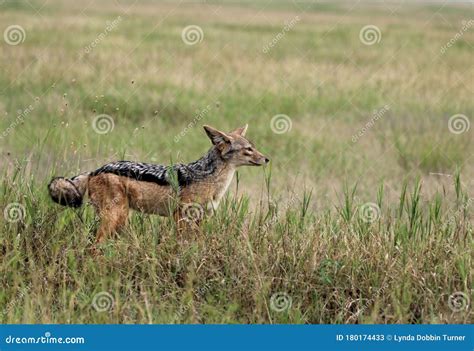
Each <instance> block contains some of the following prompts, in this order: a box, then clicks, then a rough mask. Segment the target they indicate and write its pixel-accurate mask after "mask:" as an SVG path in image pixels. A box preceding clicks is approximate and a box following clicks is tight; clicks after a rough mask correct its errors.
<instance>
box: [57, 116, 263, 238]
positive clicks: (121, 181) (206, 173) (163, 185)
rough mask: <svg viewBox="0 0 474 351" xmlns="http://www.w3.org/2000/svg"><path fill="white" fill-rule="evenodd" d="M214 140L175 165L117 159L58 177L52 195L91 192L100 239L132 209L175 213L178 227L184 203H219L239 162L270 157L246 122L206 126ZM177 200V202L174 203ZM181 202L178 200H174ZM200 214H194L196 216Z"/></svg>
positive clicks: (75, 200)
mask: <svg viewBox="0 0 474 351" xmlns="http://www.w3.org/2000/svg"><path fill="white" fill-rule="evenodd" d="M204 130H205V131H206V133H207V135H208V137H209V138H210V139H211V141H212V144H213V146H212V147H211V149H210V150H209V151H208V152H207V153H206V154H205V155H204V156H203V157H201V158H200V159H199V160H197V161H194V162H191V163H188V164H175V165H173V166H169V167H167V166H163V165H154V164H148V163H136V162H129V161H118V162H113V163H109V164H106V165H104V166H102V167H100V168H99V169H97V170H95V171H93V172H88V173H83V174H80V175H78V176H75V177H73V178H64V177H55V178H53V179H52V180H51V182H50V183H49V185H48V189H49V194H50V195H51V198H52V199H53V201H55V202H57V203H59V204H61V205H65V206H70V207H79V206H81V205H82V203H83V200H84V196H85V194H86V193H87V194H88V196H89V199H90V202H91V203H92V204H93V205H94V207H95V209H96V211H97V214H98V216H99V218H100V226H99V229H98V231H97V237H96V243H100V242H102V241H103V240H104V239H105V238H106V237H107V236H108V235H109V234H111V233H114V232H116V231H118V230H119V229H120V228H121V227H123V226H124V225H125V224H126V223H127V219H128V214H129V209H134V210H137V211H141V212H145V213H151V214H158V215H161V216H171V215H172V216H174V219H175V220H176V222H177V225H178V228H182V224H183V220H186V221H189V220H188V218H185V216H186V215H187V214H186V213H184V211H183V208H186V206H189V205H191V206H199V208H200V209H202V210H203V211H206V212H207V211H210V210H211V211H212V210H213V209H216V208H217V206H218V205H219V202H220V200H221V199H222V197H223V195H224V193H225V192H226V190H227V189H228V187H229V185H230V183H231V181H232V178H233V176H234V173H235V170H236V168H237V167H239V166H261V165H264V164H266V163H268V162H269V160H268V158H267V157H265V156H264V155H263V154H262V153H260V152H259V151H258V150H257V149H256V148H255V147H254V146H253V144H252V143H251V142H250V141H248V140H247V139H246V138H245V133H246V131H247V125H246V126H244V127H241V128H238V129H236V130H234V131H232V132H230V133H224V132H222V131H219V130H217V129H214V128H212V127H210V126H204ZM173 202H174V203H175V204H173ZM176 203H177V204H176ZM199 219H200V218H192V220H193V221H194V222H198V221H199Z"/></svg>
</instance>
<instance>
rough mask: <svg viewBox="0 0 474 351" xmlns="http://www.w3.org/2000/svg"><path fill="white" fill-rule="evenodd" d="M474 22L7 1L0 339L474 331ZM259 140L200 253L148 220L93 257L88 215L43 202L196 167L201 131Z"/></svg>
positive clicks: (404, 7)
mask: <svg viewBox="0 0 474 351" xmlns="http://www.w3.org/2000/svg"><path fill="white" fill-rule="evenodd" d="M473 17H474V11H473V7H472V5H459V4H458V5H448V4H444V3H441V2H438V3H433V4H427V5H421V4H416V3H415V4H407V3H404V4H401V3H396V2H392V3H387V4H386V3H378V4H377V3H375V4H374V3H372V4H363V3H337V4H332V3H322V4H321V3H320V4H314V3H310V2H295V3H293V2H289V1H288V2H285V1H261V2H250V1H249V2H242V3H237V2H212V1H211V2H209V1H207V2H204V3H186V2H158V1H140V2H134V1H91V2H90V1H72V0H71V1H66V0H64V1H62V0H46V1H43V0H38V1H36V0H28V1H27V0H24V1H23V0H22V1H10V0H7V1H1V2H0V28H1V31H2V32H3V33H4V37H3V38H0V39H2V40H1V42H0V65H1V70H0V91H1V95H0V113H1V115H0V131H1V132H2V134H1V135H0V136H1V143H0V147H1V149H0V152H1V156H0V164H1V170H2V182H1V185H0V208H1V210H2V212H3V216H1V221H2V222H1V224H0V225H1V232H0V258H1V260H0V272H1V274H0V281H1V286H2V288H1V290H0V322H3V323H34V322H37V323H470V322H473V320H474V318H473V317H474V313H473V311H472V307H471V306H472V305H471V303H472V299H473V276H472V274H473V273H472V265H473V257H472V252H473V226H472V220H473V206H474V203H473V201H474V200H473V196H474V194H473V185H474V172H473V171H474V166H473V164H474V162H473V161H474V158H473V130H474V128H473V127H470V123H471V122H472V118H473V115H474V113H473V112H474V99H473V98H472V97H473V90H474V89H473V88H474V87H473V84H474V79H473V77H474V75H473V73H474V66H473V54H474V51H473V48H474V28H473V27H474V23H472V22H471V21H472V20H473ZM12 25H16V26H20V27H21V28H18V27H10V29H9V30H10V31H12V30H13V29H15V30H16V33H15V32H9V34H8V35H7V32H8V31H7V29H8V28H9V26H12ZM189 25H196V26H198V27H199V28H196V27H192V28H191V29H193V30H194V31H195V32H194V33H193V32H190V33H187V32H186V31H185V28H186V27H187V26H189ZM368 25H371V26H372V27H368V28H366V29H365V30H370V31H372V32H370V31H369V32H368V33H366V32H364V31H362V29H363V28H364V27H365V26H368ZM373 26H375V27H373ZM187 30H189V28H188V29H187ZM200 30H202V33H201V32H200ZM186 33H187V34H188V35H187V36H186V35H185V34H186ZM12 34H16V36H13V35H12ZM191 34H194V36H193V35H191ZM362 34H363V35H362ZM196 36H197V37H196ZM196 38H197V39H196ZM102 114H105V115H107V116H109V117H107V116H105V119H104V120H102V121H101V123H100V124H99V123H94V121H96V122H97V120H96V118H97V116H99V115H102ZM277 115H284V116H277ZM274 116H277V117H276V118H277V120H275V119H274V120H273V122H272V118H273V117H274ZM452 116H454V117H452ZM102 117H103V116H102ZM112 122H113V129H112V127H111V124H109V125H107V123H112ZM244 123H249V125H250V126H249V131H248V136H249V138H250V139H251V140H253V141H254V142H255V144H256V146H257V147H258V148H259V149H260V150H261V151H262V152H264V153H265V154H267V155H269V156H270V158H271V159H272V162H271V164H270V166H268V167H266V168H265V169H263V168H248V169H241V171H239V177H238V180H234V182H233V184H232V186H231V191H230V192H229V194H228V197H227V198H226V200H225V201H224V203H223V204H222V205H221V207H220V208H219V211H218V213H217V214H216V216H215V217H213V218H210V219H206V221H205V223H204V225H203V227H202V230H201V233H200V234H199V235H197V236H196V237H195V238H194V239H193V240H190V241H186V242H185V241H183V240H180V239H179V238H178V237H177V235H176V230H175V228H174V225H173V223H172V221H171V220H169V219H165V218H159V217H156V216H146V215H140V214H137V213H133V214H132V215H131V223H130V225H129V226H128V228H127V229H126V230H125V231H124V232H123V233H121V235H120V236H119V238H117V239H115V240H113V239H111V240H109V241H108V242H107V243H106V244H105V245H103V247H102V248H101V253H100V254H99V255H97V256H95V257H94V256H92V255H91V254H90V252H89V248H90V246H91V243H92V241H93V239H94V230H95V228H96V227H97V223H96V220H95V218H94V214H93V211H92V209H91V208H90V206H86V207H84V208H82V209H80V210H73V209H67V208H63V207H60V206H58V205H55V204H53V203H52V202H51V200H50V199H49V197H48V195H47V191H46V184H47V183H48V181H49V179H50V177H51V176H53V175H66V176H72V175H75V174H77V173H79V172H82V171H88V170H93V169H96V168H97V167H98V166H100V165H102V164H104V163H106V162H109V161H113V160H118V159H128V160H136V161H143V162H154V163H171V162H176V161H185V162H189V161H192V160H195V159H197V158H198V157H200V156H201V155H202V154H203V153H204V152H205V151H206V150H207V149H208V147H209V145H210V143H209V140H208V139H207V138H206V136H205V134H204V131H203V130H202V127H201V126H202V125H203V124H210V125H213V126H215V127H217V128H220V129H223V130H231V129H233V128H235V127H238V126H240V125H243V124H244ZM290 123H291V128H290ZM469 127H470V128H469ZM101 128H102V129H101ZM104 128H105V129H104ZM102 132H107V133H105V134H101V133H102Z"/></svg>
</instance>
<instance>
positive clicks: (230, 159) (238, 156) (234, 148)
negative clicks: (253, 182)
mask: <svg viewBox="0 0 474 351" xmlns="http://www.w3.org/2000/svg"><path fill="white" fill-rule="evenodd" d="M247 128H248V125H247V124H246V125H245V126H243V127H240V128H237V129H235V130H233V131H232V132H229V133H225V132H222V131H219V130H217V129H215V128H212V127H210V126H204V130H205V131H206V133H207V135H208V136H209V138H210V139H211V141H212V143H213V144H214V145H215V146H216V148H217V149H218V150H219V152H220V154H221V156H222V158H223V159H224V160H225V161H226V162H227V163H229V164H233V165H234V166H263V165H265V164H267V163H268V162H270V159H269V158H268V157H266V156H265V155H263V154H262V153H261V152H260V151H258V150H257V149H256V148H255V146H254V145H253V144H252V143H251V142H250V141H249V140H248V139H246V138H245V133H246V132H247Z"/></svg>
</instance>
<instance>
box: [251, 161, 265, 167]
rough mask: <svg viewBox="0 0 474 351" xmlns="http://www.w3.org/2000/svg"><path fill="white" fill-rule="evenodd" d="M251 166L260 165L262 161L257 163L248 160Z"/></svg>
mask: <svg viewBox="0 0 474 351" xmlns="http://www.w3.org/2000/svg"><path fill="white" fill-rule="evenodd" d="M249 162H250V164H251V165H252V166H261V165H262V163H257V162H255V161H249Z"/></svg>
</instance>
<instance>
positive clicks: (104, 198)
mask: <svg viewBox="0 0 474 351" xmlns="http://www.w3.org/2000/svg"><path fill="white" fill-rule="evenodd" d="M104 176H105V175H104ZM100 177H101V176H97V177H94V178H99V179H92V180H91V182H90V183H89V194H90V199H91V202H92V204H93V205H94V207H95V209H96V213H97V215H98V217H99V219H100V225H99V229H98V230H97V234H96V244H99V243H101V242H103V241H104V240H105V239H106V238H107V237H108V236H109V235H111V234H115V233H117V232H118V231H119V230H120V229H121V228H122V227H123V226H125V225H126V224H127V220H128V212H129V203H128V198H127V194H126V190H125V188H124V187H123V186H122V185H121V184H120V183H119V182H114V181H113V180H114V179H113V178H112V179H107V178H105V177H103V178H102V179H101V178H100ZM104 178H105V179H104Z"/></svg>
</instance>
